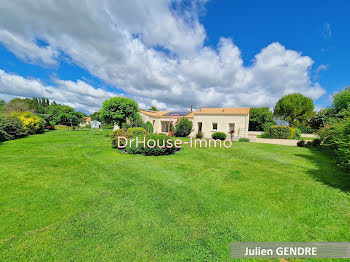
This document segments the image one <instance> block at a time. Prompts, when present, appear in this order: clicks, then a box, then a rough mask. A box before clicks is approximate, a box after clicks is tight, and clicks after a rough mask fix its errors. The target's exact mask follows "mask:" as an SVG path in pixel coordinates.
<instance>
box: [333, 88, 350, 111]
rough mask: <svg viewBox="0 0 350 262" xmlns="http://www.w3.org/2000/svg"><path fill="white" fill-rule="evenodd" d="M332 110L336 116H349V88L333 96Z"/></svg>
mask: <svg viewBox="0 0 350 262" xmlns="http://www.w3.org/2000/svg"><path fill="white" fill-rule="evenodd" d="M332 108H333V110H334V113H335V114H338V115H339V116H343V115H345V116H350V115H349V111H350V86H348V87H346V88H345V89H344V90H342V91H340V92H338V93H336V94H335V95H334V96H333V105H332Z"/></svg>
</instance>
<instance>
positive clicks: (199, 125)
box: [198, 122, 202, 131]
mask: <svg viewBox="0 0 350 262" xmlns="http://www.w3.org/2000/svg"><path fill="white" fill-rule="evenodd" d="M198 131H202V122H198Z"/></svg>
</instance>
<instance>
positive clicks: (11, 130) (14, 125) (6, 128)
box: [0, 116, 26, 141]
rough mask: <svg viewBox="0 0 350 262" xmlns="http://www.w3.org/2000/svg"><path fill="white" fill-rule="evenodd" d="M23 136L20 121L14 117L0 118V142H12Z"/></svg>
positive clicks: (24, 133)
mask: <svg viewBox="0 0 350 262" xmlns="http://www.w3.org/2000/svg"><path fill="white" fill-rule="evenodd" d="M25 135H26V132H25V130H24V128H23V125H22V121H21V120H19V119H18V118H16V117H7V116H3V117H1V116H0V141H6V140H13V139H17V138H20V137H22V136H25Z"/></svg>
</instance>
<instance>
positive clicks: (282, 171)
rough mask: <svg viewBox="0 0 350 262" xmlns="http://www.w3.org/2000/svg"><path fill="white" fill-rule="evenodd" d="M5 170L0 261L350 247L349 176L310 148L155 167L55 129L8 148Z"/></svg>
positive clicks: (254, 147) (213, 154) (188, 155)
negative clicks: (256, 247) (298, 245)
mask: <svg viewBox="0 0 350 262" xmlns="http://www.w3.org/2000/svg"><path fill="white" fill-rule="evenodd" d="M0 167H1V169H0V261H28V260H34V261H53V260H55V261H135V260H137V261H149V260H151V261H184V260H185V261H191V260H194V261H212V260H215V259H216V260H219V261H231V260H234V259H230V258H229V246H230V242H232V241H350V234H349V232H350V221H349V215H350V197H349V189H350V187H349V184H350V183H349V180H348V179H346V177H349V176H348V174H346V173H345V171H343V170H342V169H340V168H338V167H337V166H335V165H334V164H333V160H332V159H330V158H329V157H328V156H327V155H325V154H323V153H322V152H319V151H315V150H312V149H307V148H299V147H288V146H278V145H269V144H257V143H243V142H235V143H233V146H232V148H230V149H225V148H222V149H218V148H217V149H213V148H211V149H204V148H202V149H198V148H197V149H195V148H189V147H188V146H187V147H184V148H183V149H182V150H181V151H180V152H179V153H176V154H175V155H171V156H160V157H145V156H142V155H128V154H123V153H121V152H119V151H118V150H115V149H112V148H111V146H110V140H109V138H108V137H105V136H104V135H98V134H94V133H93V132H88V131H86V130H84V131H52V132H48V133H45V134H41V135H35V136H29V137H26V138H23V139H19V140H15V141H8V142H4V143H2V144H0ZM234 261H235V260H234ZM243 261H246V260H243ZM258 261H264V260H258ZM276 261H279V260H276ZM336 261H339V260H336Z"/></svg>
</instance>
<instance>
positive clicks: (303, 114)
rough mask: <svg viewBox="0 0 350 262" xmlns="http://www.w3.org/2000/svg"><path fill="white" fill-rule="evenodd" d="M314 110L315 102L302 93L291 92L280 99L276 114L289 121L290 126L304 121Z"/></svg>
mask: <svg viewBox="0 0 350 262" xmlns="http://www.w3.org/2000/svg"><path fill="white" fill-rule="evenodd" d="M313 111H314V102H313V101H312V99H311V98H309V97H306V96H304V95H302V94H299V93H296V94H289V95H286V96H284V97H282V98H281V99H280V100H278V102H277V104H276V106H275V110H274V115H275V116H277V117H280V118H281V119H282V120H284V121H287V122H288V123H289V125H290V126H294V125H296V124H299V123H304V122H306V120H307V119H308V118H310V116H311V115H312V113H313Z"/></svg>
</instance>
